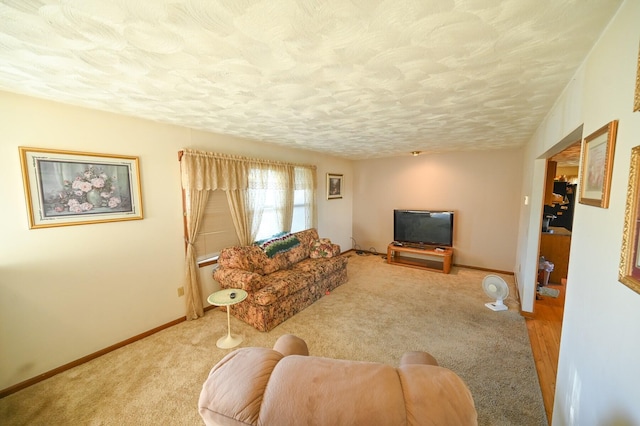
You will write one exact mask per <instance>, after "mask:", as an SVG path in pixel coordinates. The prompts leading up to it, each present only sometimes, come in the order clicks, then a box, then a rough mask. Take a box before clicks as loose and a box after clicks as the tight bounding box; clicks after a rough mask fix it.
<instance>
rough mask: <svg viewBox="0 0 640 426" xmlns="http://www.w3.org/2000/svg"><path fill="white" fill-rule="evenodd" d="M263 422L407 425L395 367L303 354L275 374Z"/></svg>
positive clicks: (264, 400) (262, 410)
mask: <svg viewBox="0 0 640 426" xmlns="http://www.w3.org/2000/svg"><path fill="white" fill-rule="evenodd" d="M292 401H293V402H294V403H292ZM441 401H442V398H438V399H437V402H441ZM295 402H297V403H295ZM434 403H435V402H434ZM284 407H286V408H284ZM258 418H259V423H260V424H265V425H271V424H274V425H275V424H280V425H285V424H288V425H293V424H314V425H337V424H342V425H404V424H407V423H406V418H407V414H406V412H405V404H404V397H403V393H402V387H401V385H400V380H399V378H398V373H397V372H396V369H395V368H393V367H391V366H389V365H384V364H378V363H369V362H358V361H346V360H338V359H329V358H320V357H312V356H300V355H291V356H287V357H284V358H282V359H281V360H280V362H278V364H277V365H276V366H275V368H274V369H273V370H272V372H271V376H270V378H269V384H268V386H266V388H265V391H264V395H263V397H262V404H261V406H260V415H259V416H258ZM310 419H313V421H312V422H311V421H309V420H310ZM427 419H428V417H427ZM434 424H435V423H434ZM443 424H444V423H443Z"/></svg>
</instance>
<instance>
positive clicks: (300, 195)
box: [195, 166, 316, 261]
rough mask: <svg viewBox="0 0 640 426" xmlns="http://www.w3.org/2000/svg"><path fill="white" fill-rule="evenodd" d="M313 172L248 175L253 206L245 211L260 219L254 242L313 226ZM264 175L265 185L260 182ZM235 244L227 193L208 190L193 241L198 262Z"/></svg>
mask: <svg viewBox="0 0 640 426" xmlns="http://www.w3.org/2000/svg"><path fill="white" fill-rule="evenodd" d="M314 172H315V170H313V169H311V168H309V167H297V166H296V167H294V168H293V173H291V175H292V176H290V177H289V176H287V174H288V172H286V170H285V169H272V170H269V171H268V173H266V174H265V173H261V172H260V171H258V170H257V169H256V172H255V173H251V172H250V186H251V187H253V188H254V189H252V190H250V198H251V199H252V203H253V204H252V206H253V207H248V208H251V209H253V210H254V211H253V213H254V214H255V215H256V217H257V216H260V218H259V222H258V224H259V225H258V233H257V236H256V238H255V239H256V240H261V239H265V238H268V237H270V236H272V235H275V234H277V233H279V232H282V231H291V232H297V231H302V230H304V229H308V228H312V227H313V226H315V220H314V219H315V198H316V195H315V173H314ZM265 176H266V182H263V181H262V180H263V179H265ZM291 178H293V183H290V181H291ZM287 205H288V206H289V207H287ZM287 211H288V212H289V213H287ZM238 244H239V242H238V237H237V235H236V232H235V228H234V225H233V219H232V217H231V211H230V209H229V204H228V201H227V197H226V193H225V192H224V191H222V190H216V191H211V192H210V194H209V199H208V201H207V207H206V209H205V213H204V217H203V219H202V225H201V226H200V231H199V233H198V238H197V239H196V241H195V249H196V252H197V253H198V260H200V261H202V260H205V259H210V258H212V257H214V256H216V255H217V254H218V253H219V252H220V250H222V249H223V248H225V247H230V246H234V245H238Z"/></svg>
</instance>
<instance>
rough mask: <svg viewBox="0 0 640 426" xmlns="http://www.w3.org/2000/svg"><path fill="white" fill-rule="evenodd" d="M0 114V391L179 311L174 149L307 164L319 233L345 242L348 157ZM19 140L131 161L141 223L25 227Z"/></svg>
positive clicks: (42, 114)
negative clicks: (136, 164)
mask: <svg viewBox="0 0 640 426" xmlns="http://www.w3.org/2000/svg"><path fill="white" fill-rule="evenodd" d="M0 117H2V118H1V119H0V120H1V121H0V141H1V142H0V182H2V185H0V200H2V201H1V208H0V363H1V364H0V389H5V388H7V387H9V386H11V385H14V384H16V383H20V382H22V381H24V380H26V379H29V378H32V377H34V376H36V375H38V374H41V373H44V372H47V371H49V370H52V369H54V368H56V367H59V366H61V365H64V364H66V363H68V362H71V361H74V360H76V359H78V358H81V357H83V356H85V355H88V354H91V353H93V352H96V351H98V350H100V349H103V348H105V347H108V346H110V345H113V344H116V343H118V342H121V341H123V340H125V339H128V338H130V337H132V336H135V335H137V334H140V333H143V332H145V331H148V330H150V329H152V328H154V327H157V326H160V325H162V324H165V323H167V322H169V321H172V320H175V319H177V318H180V317H182V316H184V299H183V298H179V297H178V296H177V288H178V287H180V286H182V277H183V271H184V269H183V253H184V252H183V235H182V214H181V211H182V207H181V196H180V174H179V163H178V159H177V158H178V157H177V152H178V150H180V149H182V148H194V149H202V150H208V151H216V152H223V153H228V154H237V155H246V156H251V157H258V158H266V159H273V160H279V161H290V162H298V163H306V164H315V165H316V166H317V167H318V192H319V194H320V196H319V197H318V203H319V208H318V213H319V224H318V230H319V232H320V235H322V236H323V237H327V238H331V239H332V240H334V241H335V242H337V243H339V244H341V245H342V246H343V248H344V249H345V250H346V249H348V248H350V245H351V241H350V237H351V216H352V209H351V205H352V195H351V194H352V189H351V185H352V184H351V182H352V180H353V179H352V176H353V172H352V164H351V162H350V161H346V160H341V159H338V158H335V157H330V156H325V155H319V154H317V153H311V152H308V151H302V150H293V149H284V148H279V147H275V146H270V145H266V144H262V143H256V142H251V141H247V140H243V139H240V138H233V137H227V136H221V135H216V134H212V133H207V132H202V131H192V130H189V129H186V128H181V127H177V126H173V125H166V124H158V123H154V122H151V121H146V120H140V119H134V118H127V117H124V116H120V115H116V114H110V113H106V112H99V111H94V110H89V109H83V108H76V107H71V106H65V105H61V104H57V103H53V102H48V101H42V100H37V99H34V98H30V97H25V96H20V95H15V94H10V93H3V92H0ZM18 146H31V147H41V148H55V149H65V150H75V151H89V152H98V153H112V154H122V155H133V156H139V157H140V169H141V181H142V194H143V201H144V214H145V218H144V220H139V221H129V222H115V223H103V224H93V225H82V226H67V227H60V228H45V229H35V230H29V229H28V221H27V209H26V206H25V198H24V191H23V187H22V177H21V171H20V159H19V155H18ZM327 172H331V173H343V174H344V175H345V179H344V185H345V188H344V198H343V199H342V200H332V201H331V202H328V201H327V200H326V197H324V194H325V179H324V176H325V174H326V173H327ZM203 287H204V292H207V291H209V290H210V289H212V288H213V287H214V284H213V283H212V282H207V283H203ZM204 296H205V297H206V294H205V295H204Z"/></svg>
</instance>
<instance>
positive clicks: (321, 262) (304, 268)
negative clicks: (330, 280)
mask: <svg viewBox="0 0 640 426" xmlns="http://www.w3.org/2000/svg"><path fill="white" fill-rule="evenodd" d="M347 259H348V258H347V257H343V256H338V257H332V258H326V259H324V258H321V259H312V258H308V259H305V260H303V261H302V262H298V263H296V264H295V265H293V268H292V269H293V270H298V271H301V272H306V273H309V274H312V275H313V277H314V279H315V280H316V281H320V280H322V279H324V278H325V277H327V276H328V275H329V274H332V273H334V272H336V271H339V270H340V269H343V268H344V267H345V265H346V263H347Z"/></svg>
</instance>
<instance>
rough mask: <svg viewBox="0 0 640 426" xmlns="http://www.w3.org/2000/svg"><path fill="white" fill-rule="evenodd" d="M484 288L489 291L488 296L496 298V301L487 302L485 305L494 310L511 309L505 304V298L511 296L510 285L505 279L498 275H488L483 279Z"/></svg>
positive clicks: (486, 291)
mask: <svg viewBox="0 0 640 426" xmlns="http://www.w3.org/2000/svg"><path fill="white" fill-rule="evenodd" d="M482 288H483V289H484V292H485V293H487V296H489V297H491V298H492V299H496V301H495V302H489V303H485V304H484V306H486V307H487V308H489V309H491V310H492V311H506V310H507V309H509V308H507V305H505V304H504V299H506V298H507V297H508V296H509V286H508V285H507V282H506V281H505V280H503V279H502V278H500V277H499V276H497V275H487V276H486V277H484V279H483V280H482Z"/></svg>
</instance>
